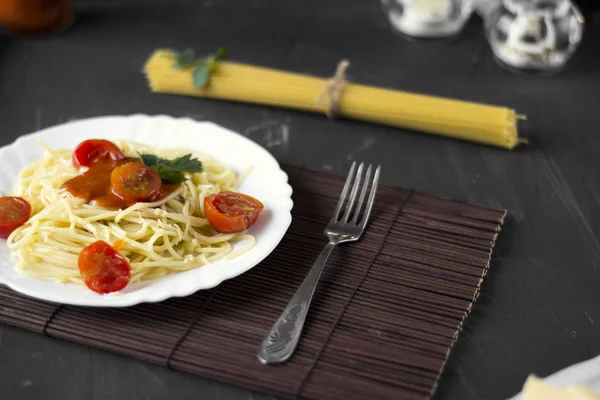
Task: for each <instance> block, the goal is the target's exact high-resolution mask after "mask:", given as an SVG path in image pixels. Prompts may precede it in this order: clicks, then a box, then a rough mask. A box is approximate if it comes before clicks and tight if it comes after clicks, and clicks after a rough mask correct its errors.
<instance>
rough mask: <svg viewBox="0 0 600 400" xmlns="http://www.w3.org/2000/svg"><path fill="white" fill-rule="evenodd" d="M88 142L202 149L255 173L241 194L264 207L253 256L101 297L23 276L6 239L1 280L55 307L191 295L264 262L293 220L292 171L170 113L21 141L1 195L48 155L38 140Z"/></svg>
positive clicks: (7, 151)
mask: <svg viewBox="0 0 600 400" xmlns="http://www.w3.org/2000/svg"><path fill="white" fill-rule="evenodd" d="M89 138H99V139H108V140H117V139H125V140H130V141H135V142H139V143H144V144H149V145H158V146H162V147H184V148H189V149H194V150H199V151H202V152H204V153H206V154H208V155H210V156H212V157H214V158H215V159H217V160H218V161H219V162H222V163H225V164H228V165H230V166H231V167H233V168H234V169H235V170H236V171H238V172H242V171H243V170H244V169H246V168H247V167H248V166H251V165H252V166H253V170H252V172H251V173H250V175H248V177H247V179H246V180H245V181H244V182H243V184H242V185H241V186H240V188H239V190H240V191H241V192H244V193H248V194H249V195H251V196H254V197H256V198H258V199H260V200H261V201H262V202H263V203H264V205H265V209H264V211H263V212H262V213H261V215H260V217H259V219H258V221H257V223H256V224H255V225H254V226H253V227H252V228H251V229H250V231H249V233H252V234H253V235H254V236H255V237H256V246H255V247H254V248H252V250H251V251H249V252H248V253H245V254H243V255H241V256H240V257H237V258H235V259H232V260H224V259H222V260H219V261H217V262H214V263H211V264H208V265H205V266H202V267H200V268H196V269H194V270H191V271H186V272H182V273H175V274H171V275H169V276H166V277H164V278H160V279H157V280H154V281H150V282H144V283H136V284H132V285H130V286H128V287H127V288H126V289H124V290H123V291H122V292H120V293H119V294H116V295H100V294H97V293H95V292H92V291H91V290H89V289H87V288H86V287H82V286H78V285H73V284H66V285H64V284H59V283H56V282H53V281H48V280H42V279H34V278H30V277H26V276H24V275H22V274H20V273H18V272H17V271H16V270H15V268H14V265H13V263H12V262H11V260H10V258H9V256H10V250H9V249H8V247H7V246H6V241H5V240H2V239H0V283H4V284H6V285H8V286H9V287H10V288H12V289H13V290H15V291H17V292H20V293H23V294H25V295H28V296H31V297H35V298H38V299H42V300H47V301H51V302H56V303H63V304H73V305H81V306H99V307H125V306H131V305H134V304H138V303H142V302H157V301H162V300H164V299H167V298H169V297H174V296H187V295H190V294H192V293H194V292H196V291H198V290H201V289H208V288H212V287H214V286H216V285H218V284H219V283H221V282H223V281H224V280H226V279H230V278H233V277H236V276H238V275H240V274H242V273H244V272H246V271H248V270H249V269H250V268H252V267H254V266H255V265H256V264H258V263H259V262H260V261H262V260H263V259H264V258H265V257H266V256H267V255H268V254H269V253H271V251H273V249H274V248H275V247H276V246H277V245H278V243H279V241H280V240H281V239H282V237H283V235H284V234H285V232H286V231H287V229H288V227H289V225H290V223H291V221H292V217H291V209H292V206H293V203H292V199H291V195H292V188H291V187H290V185H288V183H287V181H288V177H287V174H286V173H285V172H284V171H282V170H281V168H280V167H279V164H278V163H277V161H276V160H275V158H273V156H272V155H271V154H269V152H267V151H266V150H265V149H263V148H262V147H260V146H259V145H257V144H256V143H254V142H253V141H251V140H249V139H247V138H245V137H244V136H241V135H238V134H236V133H234V132H232V131H229V130H227V129H225V128H223V127H221V126H219V125H216V124H214V123H211V122H196V121H193V120H191V119H174V118H171V117H167V116H152V117H151V116H146V115H133V116H109V117H100V118H92V119H86V120H78V121H74V122H70V123H66V124H63V125H58V126H56V127H52V128H48V129H45V130H42V131H40V132H37V133H33V134H30V135H26V136H23V137H21V138H19V139H18V140H17V141H15V142H14V143H12V144H11V145H8V146H5V147H2V148H1V149H0V191H1V192H2V193H3V194H4V195H7V194H9V193H12V189H13V185H14V181H15V178H16V177H17V175H18V173H19V171H20V170H21V168H23V167H24V166H26V165H27V164H29V163H31V162H33V161H35V160H38V159H40V158H41V157H42V154H43V150H42V147H41V145H40V141H43V142H44V143H46V144H47V145H48V146H50V147H51V148H71V149H72V148H75V146H77V144H79V143H80V142H81V141H83V140H85V139H89Z"/></svg>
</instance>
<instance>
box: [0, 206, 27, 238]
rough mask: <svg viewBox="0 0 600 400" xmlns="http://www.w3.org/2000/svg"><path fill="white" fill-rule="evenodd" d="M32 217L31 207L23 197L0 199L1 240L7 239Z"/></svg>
mask: <svg viewBox="0 0 600 400" xmlns="http://www.w3.org/2000/svg"><path fill="white" fill-rule="evenodd" d="M30 217H31V205H30V204H29V203H28V202H27V200H25V199H22V198H21V197H11V196H7V197H0V238H4V239H6V238H7V237H9V236H10V234H11V233H12V232H13V231H14V230H15V229H17V228H18V227H20V226H21V225H23V224H24V223H25V222H27V221H28V220H29V218H30Z"/></svg>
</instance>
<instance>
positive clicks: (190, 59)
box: [170, 47, 228, 89]
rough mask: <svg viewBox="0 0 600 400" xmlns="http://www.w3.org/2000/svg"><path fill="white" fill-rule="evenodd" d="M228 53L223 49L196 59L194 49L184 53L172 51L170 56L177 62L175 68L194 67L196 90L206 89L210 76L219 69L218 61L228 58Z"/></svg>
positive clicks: (174, 64)
mask: <svg viewBox="0 0 600 400" xmlns="http://www.w3.org/2000/svg"><path fill="white" fill-rule="evenodd" d="M227 54H228V51H227V49H226V48H224V47H221V48H219V49H217V51H216V52H215V53H214V54H209V55H207V56H204V57H196V53H195V52H194V50H192V49H186V50H184V51H180V52H178V51H175V50H171V51H170V55H171V57H173V59H174V60H175V62H174V63H173V68H177V69H183V68H188V67H194V68H193V69H192V83H193V84H194V87H195V88H196V89H202V88H205V87H206V86H207V85H208V81H209V79H210V74H211V72H213V71H214V70H215V69H216V67H217V60H219V59H221V58H224V57H226V56H227Z"/></svg>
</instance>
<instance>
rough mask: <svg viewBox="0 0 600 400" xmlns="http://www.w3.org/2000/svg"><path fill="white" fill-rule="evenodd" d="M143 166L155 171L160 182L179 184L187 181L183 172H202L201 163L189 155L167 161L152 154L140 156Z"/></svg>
mask: <svg viewBox="0 0 600 400" xmlns="http://www.w3.org/2000/svg"><path fill="white" fill-rule="evenodd" d="M140 158H141V160H142V162H143V163H144V165H146V166H147V167H149V168H152V169H153V170H155V171H156V172H157V173H158V175H159V176H160V177H161V179H162V180H164V181H167V182H172V183H181V182H184V181H186V180H187V178H186V177H185V175H184V174H183V173H184V172H202V163H201V162H200V160H198V159H196V158H192V155H191V154H186V155H184V156H182V157H178V158H176V159H174V160H167V159H164V158H161V157H158V156H156V155H154V154H140Z"/></svg>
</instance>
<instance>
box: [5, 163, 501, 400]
mask: <svg viewBox="0 0 600 400" xmlns="http://www.w3.org/2000/svg"><path fill="white" fill-rule="evenodd" d="M285 169H286V171H287V172H288V174H289V177H290V184H291V185H292V187H293V188H294V195H293V199H294V203H295V205H294V210H293V222H292V225H291V227H290V229H289V231H288V233H287V234H286V236H285V237H284V239H283V240H282V242H281V243H280V245H279V246H278V247H277V249H276V250H275V251H274V252H273V253H272V254H271V255H270V256H269V257H268V258H267V259H266V260H265V261H263V262H262V263H261V264H259V265H258V266H256V267H255V268H253V269H252V270H251V271H249V272H247V273H246V274H244V275H242V276H239V277H237V278H235V279H232V280H229V281H226V282H225V283H223V284H221V285H220V286H218V287H217V288H215V289H213V290H208V291H200V292H197V293H196V294H194V295H191V296H189V297H185V298H173V299H169V300H167V301H164V302H161V303H156V304H143V305H138V306H134V307H129V308H122V309H112V308H111V309H98V308H83V307H73V306H61V305H55V304H51V303H46V302H42V301H38V300H34V299H31V298H28V297H25V296H22V295H19V294H17V293H15V292H13V291H11V290H10V289H8V288H6V287H4V286H0V321H1V322H4V323H7V324H11V325H16V326H19V327H22V328H25V329H29V330H33V331H37V332H40V333H44V334H46V335H48V336H51V337H55V338H60V339H64V340H69V341H73V342H77V343H83V344H86V345H89V346H93V347H97V348H101V349H105V350H109V351H114V352H116V353H120V354H124V355H127V356H131V357H134V358H137V359H140V360H144V361H148V362H152V363H157V364H161V365H165V366H168V367H170V368H173V369H176V370H180V371H186V372H189V373H191V374H196V375H198V376H202V377H206V378H210V379H216V380H220V381H224V382H228V383H230V384H233V385H237V386H241V387H245V388H248V389H252V390H256V391H261V392H266V393H270V394H273V395H276V396H280V397H282V398H299V399H300V398H301V399H319V400H323V399H325V400H329V399H332V400H333V399H339V400H346V399H348V398H364V399H370V400H377V399H386V400H387V399H396V400H399V399H427V398H429V397H430V396H431V394H432V393H433V391H434V390H435V387H436V384H437V381H438V378H439V375H440V374H441V372H442V370H443V367H444V364H445V362H446V359H447V357H448V354H449V352H450V349H451V347H452V345H453V344H454V341H455V340H456V337H457V335H458V333H459V332H460V329H461V326H462V324H463V321H464V319H465V317H466V316H467V315H468V313H469V311H470V309H471V305H472V303H473V301H475V299H476V298H477V295H478V293H479V286H480V284H481V281H482V280H483V278H484V276H485V274H486V272H487V270H488V267H489V263H490V257H491V253H492V248H493V246H494V242H495V240H496V237H497V235H498V232H499V230H500V226H501V224H502V220H503V218H504V216H505V211H503V210H492V209H487V208H482V207H478V206H473V205H469V204H464V203H460V202H455V201H452V200H450V199H443V198H439V197H434V196H429V195H425V194H421V193H412V192H410V191H407V190H404V189H401V188H394V187H388V186H381V185H380V187H379V190H378V194H377V199H376V202H375V207H374V210H373V212H372V216H371V220H370V223H369V225H368V229H367V231H366V232H365V234H364V236H363V238H362V239H361V240H360V241H359V242H357V243H352V244H347V245H341V246H339V247H338V248H337V249H336V250H334V253H333V254H332V256H331V258H330V260H329V262H328V264H327V266H326V269H325V272H324V274H323V276H322V279H321V282H320V283H319V286H318V288H317V292H316V294H315V299H314V302H313V304H312V307H311V310H310V313H309V317H308V320H307V322H306V325H305V329H304V333H303V336H302V339H301V342H300V345H299V347H298V349H297V351H296V353H295V355H294V356H293V358H292V359H291V360H290V361H289V362H288V363H286V364H283V365H278V366H265V365H262V364H260V363H259V361H258V359H257V356H256V353H257V349H258V345H259V343H260V342H261V339H262V338H263V336H264V335H265V333H266V332H267V330H268V329H269V328H270V326H271V324H272V323H273V322H274V321H275V319H276V318H277V317H278V316H279V314H280V312H281V311H282V310H283V308H284V307H285V305H286V303H287V302H288V301H289V299H290V298H291V296H292V294H293V293H294V291H295V289H296V287H297V286H298V285H299V284H300V282H301V281H302V279H303V278H304V276H305V275H306V273H307V271H308V269H309V268H310V267H311V265H312V263H313V261H314V260H315V258H316V257H317V255H318V254H319V252H320V251H321V249H322V247H323V246H324V244H325V237H324V236H323V235H322V232H323V229H324V226H325V224H326V223H327V221H328V220H329V218H330V215H331V213H332V210H333V208H334V205H335V203H336V201H337V197H338V195H339V193H340V191H341V187H342V186H343V183H344V180H345V177H342V176H338V175H335V174H330V173H327V172H319V171H312V170H308V169H304V168H298V167H291V166H285Z"/></svg>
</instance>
